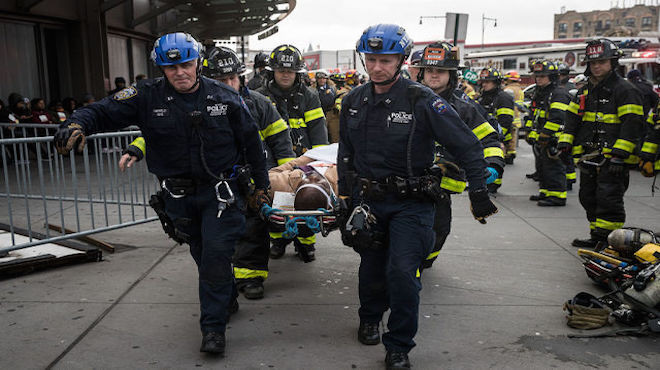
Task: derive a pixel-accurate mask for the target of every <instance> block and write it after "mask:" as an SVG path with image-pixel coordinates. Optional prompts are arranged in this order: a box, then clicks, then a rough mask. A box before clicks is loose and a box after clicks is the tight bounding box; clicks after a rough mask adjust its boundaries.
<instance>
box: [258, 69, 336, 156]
mask: <svg viewBox="0 0 660 370" xmlns="http://www.w3.org/2000/svg"><path fill="white" fill-rule="evenodd" d="M257 92H259V93H261V94H263V95H265V96H266V97H267V98H268V99H270V101H271V102H272V103H273V104H274V105H275V107H276V108H277V111H278V112H279V113H280V115H281V116H282V118H283V119H284V121H285V122H287V123H288V125H289V127H290V128H291V141H292V142H293V146H294V151H295V152H296V154H298V155H300V154H302V153H303V152H304V151H306V150H307V149H312V148H315V147H317V146H321V145H328V128H327V127H326V122H325V115H324V114H323V108H321V101H320V100H319V97H318V95H317V94H315V93H314V92H313V91H312V90H311V89H309V88H308V87H307V86H305V85H304V84H302V83H298V84H297V85H294V87H293V88H292V89H291V90H290V91H287V92H283V91H282V90H280V88H279V87H278V86H277V84H276V83H275V81H274V80H269V81H266V82H265V83H264V85H263V86H261V87H260V88H259V89H257Z"/></svg>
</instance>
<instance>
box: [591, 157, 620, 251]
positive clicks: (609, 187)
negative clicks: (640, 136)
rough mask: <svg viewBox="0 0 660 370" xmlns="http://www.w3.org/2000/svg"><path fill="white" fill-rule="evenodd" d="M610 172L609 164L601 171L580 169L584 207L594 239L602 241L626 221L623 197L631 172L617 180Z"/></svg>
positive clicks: (592, 167)
mask: <svg viewBox="0 0 660 370" xmlns="http://www.w3.org/2000/svg"><path fill="white" fill-rule="evenodd" d="M607 169H608V165H607V164H606V165H604V166H603V167H599V168H596V167H594V166H587V165H581V166H580V193H579V197H580V204H582V207H583V208H584V210H585V211H586V212H587V220H589V227H590V229H591V238H592V239H595V240H601V241H605V240H607V236H608V235H609V234H610V232H611V231H612V230H616V229H619V228H621V227H623V224H624V222H625V221H626V210H625V208H624V205H623V195H624V194H625V192H626V190H628V184H629V182H630V176H629V174H628V171H625V172H624V175H623V176H618V177H617V176H613V175H612V174H610V173H608V171H607Z"/></svg>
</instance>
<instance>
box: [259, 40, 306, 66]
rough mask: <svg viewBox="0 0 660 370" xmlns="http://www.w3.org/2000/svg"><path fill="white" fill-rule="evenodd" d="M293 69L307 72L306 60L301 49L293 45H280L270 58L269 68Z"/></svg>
mask: <svg viewBox="0 0 660 370" xmlns="http://www.w3.org/2000/svg"><path fill="white" fill-rule="evenodd" d="M280 68H286V69H292V70H294V71H296V72H298V73H302V72H305V62H304V61H303V57H302V54H301V53H300V50H298V48H296V47H295V46H293V45H288V44H284V45H280V46H278V47H276V48H275V49H273V51H272V52H271V53H270V57H269V58H268V69H270V70H271V71H274V70H276V69H280Z"/></svg>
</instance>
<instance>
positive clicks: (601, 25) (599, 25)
mask: <svg viewBox="0 0 660 370" xmlns="http://www.w3.org/2000/svg"><path fill="white" fill-rule="evenodd" d="M602 28H603V21H596V31H599V30H600V29H602Z"/></svg>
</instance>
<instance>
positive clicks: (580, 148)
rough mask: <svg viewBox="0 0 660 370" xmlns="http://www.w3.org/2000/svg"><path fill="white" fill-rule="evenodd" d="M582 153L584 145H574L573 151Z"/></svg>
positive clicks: (574, 153)
mask: <svg viewBox="0 0 660 370" xmlns="http://www.w3.org/2000/svg"><path fill="white" fill-rule="evenodd" d="M582 153H584V148H583V147H582V145H576V146H574V147H573V152H572V154H573V155H576V154H582Z"/></svg>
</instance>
